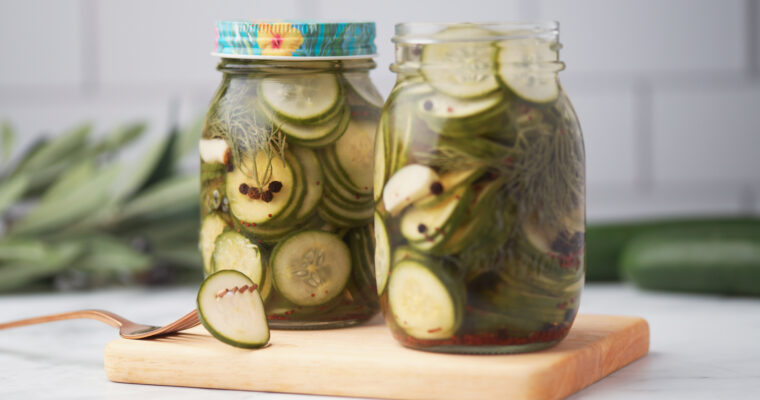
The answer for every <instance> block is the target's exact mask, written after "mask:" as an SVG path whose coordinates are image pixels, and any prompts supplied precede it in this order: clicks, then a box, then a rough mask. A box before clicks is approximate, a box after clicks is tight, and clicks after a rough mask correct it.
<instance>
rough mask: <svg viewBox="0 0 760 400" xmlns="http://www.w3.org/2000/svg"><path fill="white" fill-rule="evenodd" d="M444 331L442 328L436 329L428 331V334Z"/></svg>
mask: <svg viewBox="0 0 760 400" xmlns="http://www.w3.org/2000/svg"><path fill="white" fill-rule="evenodd" d="M442 330H443V329H442V328H441V327H438V328H435V329H428V333H436V332H440V331H442Z"/></svg>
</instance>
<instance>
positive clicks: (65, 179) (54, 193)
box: [42, 158, 95, 202]
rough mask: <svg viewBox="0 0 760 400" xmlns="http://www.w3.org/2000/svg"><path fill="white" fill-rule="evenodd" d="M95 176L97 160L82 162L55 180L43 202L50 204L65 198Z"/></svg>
mask: <svg viewBox="0 0 760 400" xmlns="http://www.w3.org/2000/svg"><path fill="white" fill-rule="evenodd" d="M94 175H95V160H94V159H93V158H88V159H85V160H82V161H80V162H79V163H78V164H76V165H73V166H71V168H69V169H68V170H66V171H64V172H63V174H62V175H61V176H60V177H59V178H58V179H56V180H55V182H54V183H53V185H52V186H50V187H49V188H48V189H47V190H46V191H45V192H44V194H43V196H42V201H43V202H50V201H54V200H55V199H59V198H61V197H62V196H65V195H66V193H67V192H69V191H71V190H73V189H75V188H76V187H78V186H80V185H82V184H84V183H85V182H87V181H88V180H90V179H92V177H93V176H94Z"/></svg>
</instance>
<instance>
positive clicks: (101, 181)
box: [10, 165, 119, 235]
mask: <svg viewBox="0 0 760 400" xmlns="http://www.w3.org/2000/svg"><path fill="white" fill-rule="evenodd" d="M118 167H119V166H118V165H110V166H108V167H105V168H102V169H100V170H98V171H97V173H96V174H95V176H93V177H92V178H91V179H90V180H88V181H87V182H85V183H84V184H83V185H79V186H77V187H75V188H72V189H71V190H69V191H65V192H63V193H61V195H60V197H58V198H49V199H46V200H45V201H41V202H40V203H39V204H37V206H36V207H34V208H33V209H32V210H31V211H30V212H29V214H27V215H26V216H24V218H23V219H21V220H19V221H18V222H17V223H16V224H15V225H13V226H11V229H10V232H11V234H14V235H32V234H40V233H44V232H49V231H55V230H56V229H59V228H61V227H63V226H65V225H67V224H70V223H73V222H75V221H77V220H79V219H81V218H84V217H86V216H87V215H89V214H91V213H93V212H94V211H95V210H98V209H99V208H100V207H102V206H103V204H105V203H106V202H107V201H108V197H109V186H110V185H111V184H112V183H113V181H114V178H116V176H118V172H119V169H118Z"/></svg>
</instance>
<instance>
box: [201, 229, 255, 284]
mask: <svg viewBox="0 0 760 400" xmlns="http://www.w3.org/2000/svg"><path fill="white" fill-rule="evenodd" d="M211 260H212V263H213V266H214V272H218V271H223V270H228V269H231V270H235V271H238V272H242V273H243V274H245V275H246V276H247V277H248V278H250V279H251V281H253V283H255V284H256V285H261V283H262V277H263V275H264V268H263V267H262V263H261V249H259V246H257V245H255V244H253V243H251V241H250V240H248V238H246V237H245V236H243V235H241V234H239V233H237V232H234V231H228V232H224V233H222V234H221V235H219V236H218V237H217V238H216V241H215V243H214V253H213V254H212V256H211Z"/></svg>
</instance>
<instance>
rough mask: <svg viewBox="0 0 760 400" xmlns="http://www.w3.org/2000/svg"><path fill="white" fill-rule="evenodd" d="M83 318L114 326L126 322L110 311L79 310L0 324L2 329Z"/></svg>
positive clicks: (119, 325)
mask: <svg viewBox="0 0 760 400" xmlns="http://www.w3.org/2000/svg"><path fill="white" fill-rule="evenodd" d="M81 318H85V319H94V320H97V321H100V322H103V323H106V324H108V325H111V326H113V327H114V328H119V327H121V325H122V324H123V323H124V320H123V319H122V318H121V317H119V316H117V315H115V314H113V313H111V312H108V311H104V310H79V311H71V312H65V313H60V314H51V315H43V316H41V317H34V318H26V319H20V320H17V321H11V322H5V323H2V324H0V330H2V329H10V328H18V327H20V326H27V325H34V324H43V323H46V322H54V321H63V320H67V319H81Z"/></svg>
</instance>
